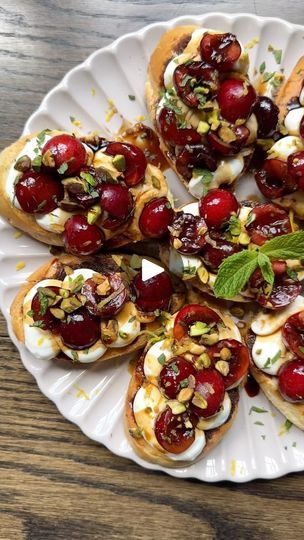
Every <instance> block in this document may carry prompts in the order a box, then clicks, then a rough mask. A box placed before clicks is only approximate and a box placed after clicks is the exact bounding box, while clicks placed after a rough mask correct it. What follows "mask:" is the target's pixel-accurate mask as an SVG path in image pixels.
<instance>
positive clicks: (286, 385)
mask: <svg viewBox="0 0 304 540" xmlns="http://www.w3.org/2000/svg"><path fill="white" fill-rule="evenodd" d="M279 390H280V392H281V394H282V396H283V398H284V399H286V401H290V402H291V403H297V402H298V401H303V399H304V362H303V360H298V359H295V360H291V361H290V362H286V363H285V364H283V366H282V367H281V369H280V371H279Z"/></svg>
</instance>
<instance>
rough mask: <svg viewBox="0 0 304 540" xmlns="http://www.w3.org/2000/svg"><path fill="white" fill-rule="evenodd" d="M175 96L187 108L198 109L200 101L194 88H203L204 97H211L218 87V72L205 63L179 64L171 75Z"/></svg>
mask: <svg viewBox="0 0 304 540" xmlns="http://www.w3.org/2000/svg"><path fill="white" fill-rule="evenodd" d="M173 81H174V86H175V89H176V92H177V94H178V95H179V96H180V98H181V99H182V100H183V102H184V103H186V105H188V107H198V106H199V104H200V100H199V97H198V95H199V94H198V93H197V92H196V91H195V88H196V87H203V88H204V90H205V94H204V95H205V96H206V95H208V97H209V96H210V95H213V94H214V93H215V92H216V90H217V86H218V71H217V70H216V69H214V67H213V66H211V65H210V64H207V63H206V62H199V61H193V62H189V63H187V64H180V65H179V66H177V67H176V68H175V70H174V73H173Z"/></svg>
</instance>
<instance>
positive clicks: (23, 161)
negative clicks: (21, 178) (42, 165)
mask: <svg viewBox="0 0 304 540" xmlns="http://www.w3.org/2000/svg"><path fill="white" fill-rule="evenodd" d="M31 164H32V163H31V159H30V158H29V156H26V155H25V156H21V157H20V158H19V159H17V161H16V163H15V165H14V169H15V170H16V171H18V172H25V171H28V170H29V169H30V168H31Z"/></svg>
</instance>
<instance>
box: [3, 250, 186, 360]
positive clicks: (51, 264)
mask: <svg viewBox="0 0 304 540" xmlns="http://www.w3.org/2000/svg"><path fill="white" fill-rule="evenodd" d="M123 257H124V259H127V260H130V258H131V255H125V254H124V255H123ZM86 260H88V258H86V257H76V256H74V255H67V254H63V255H60V256H59V257H54V258H52V259H51V260H50V261H48V262H47V263H45V264H44V265H42V266H41V267H40V268H38V269H37V270H35V272H33V273H32V274H31V275H30V276H29V277H28V278H27V281H26V283H25V284H24V285H23V286H22V287H21V289H20V291H19V292H18V294H17V295H16V297H15V298H14V300H13V302H12V305H11V309H10V314H11V319H12V327H13V331H14V333H15V335H16V337H17V339H18V341H20V342H24V330H23V302H24V298H25V296H26V295H27V293H28V291H29V290H30V289H31V288H32V287H33V286H34V285H35V284H36V283H38V282H39V281H42V280H43V279H56V278H57V279H58V268H59V266H61V265H67V266H70V267H72V268H73V266H76V265H77V264H79V263H83V262H84V261H86ZM90 260H91V261H92V259H90ZM151 260H152V261H153V260H154V259H151ZM154 262H157V261H155V260H154ZM173 285H175V292H177V291H178V292H180V293H181V295H183V293H182V284H181V283H179V282H178V281H176V280H175V281H174V280H173ZM179 287H180V290H179ZM183 290H184V289H183ZM184 296H185V291H184ZM146 328H147V329H148V328H149V323H148V324H147V325H146ZM146 343H147V336H146V335H143V334H142V335H139V336H138V337H137V338H136V339H135V340H134V341H133V342H132V343H130V344H129V345H127V346H125V347H120V348H117V349H116V348H113V349H111V348H108V349H107V351H106V352H105V354H104V355H103V356H102V357H100V358H99V359H98V360H97V361H96V362H105V361H107V360H110V359H111V358H117V357H118V356H121V355H122V354H124V355H125V354H129V353H132V352H134V351H137V350H140V349H143V348H144V347H145V345H146ZM58 358H59V357H58ZM60 361H61V362H62V363H64V364H66V365H69V367H71V364H72V362H71V360H69V359H68V358H67V357H65V356H63V355H60ZM92 363H93V362H92ZM73 366H83V364H82V363H81V362H74V363H73Z"/></svg>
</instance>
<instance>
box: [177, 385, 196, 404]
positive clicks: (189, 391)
mask: <svg viewBox="0 0 304 540" xmlns="http://www.w3.org/2000/svg"><path fill="white" fill-rule="evenodd" d="M193 392H194V390H193V388H182V390H181V391H180V392H179V393H178V396H177V400H178V401H179V402H180V403H186V402H187V401H190V399H191V398H192V396H193Z"/></svg>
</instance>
